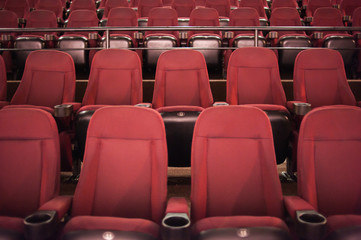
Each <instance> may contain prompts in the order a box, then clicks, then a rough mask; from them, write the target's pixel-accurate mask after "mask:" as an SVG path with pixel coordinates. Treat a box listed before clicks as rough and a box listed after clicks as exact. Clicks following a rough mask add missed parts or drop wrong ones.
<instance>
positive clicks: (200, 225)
mask: <svg viewBox="0 0 361 240" xmlns="http://www.w3.org/2000/svg"><path fill="white" fill-rule="evenodd" d="M234 227H276V228H280V229H284V230H286V231H288V228H287V226H286V224H285V223H284V222H283V221H282V220H281V219H279V218H276V217H255V216H229V217H209V218H204V219H201V220H199V221H198V222H196V223H195V224H194V226H193V229H192V232H193V234H197V233H200V232H202V231H205V230H209V229H215V228H234Z"/></svg>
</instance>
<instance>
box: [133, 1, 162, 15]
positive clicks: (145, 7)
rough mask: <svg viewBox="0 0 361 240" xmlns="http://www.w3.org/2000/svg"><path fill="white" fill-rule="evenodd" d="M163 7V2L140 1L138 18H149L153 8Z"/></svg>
mask: <svg viewBox="0 0 361 240" xmlns="http://www.w3.org/2000/svg"><path fill="white" fill-rule="evenodd" d="M155 7H163V1H162V0H139V2H138V17H148V16H149V12H150V10H151V9H152V8H155Z"/></svg>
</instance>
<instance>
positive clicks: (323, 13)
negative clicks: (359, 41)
mask: <svg viewBox="0 0 361 240" xmlns="http://www.w3.org/2000/svg"><path fill="white" fill-rule="evenodd" d="M312 25H313V26H321V27H322V26H326V27H344V25H343V21H342V14H341V11H340V10H339V9H336V8H333V7H322V8H318V9H317V10H316V11H315V12H314V14H313V21H312ZM322 32H323V39H325V38H326V37H328V36H329V35H339V34H346V32H345V31H322ZM348 36H349V35H348Z"/></svg>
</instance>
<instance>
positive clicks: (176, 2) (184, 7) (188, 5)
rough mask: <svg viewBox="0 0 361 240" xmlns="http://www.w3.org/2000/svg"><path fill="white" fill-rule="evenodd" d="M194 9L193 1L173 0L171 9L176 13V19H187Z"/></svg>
mask: <svg viewBox="0 0 361 240" xmlns="http://www.w3.org/2000/svg"><path fill="white" fill-rule="evenodd" d="M195 7H196V4H195V2H194V0H173V1H172V8H173V9H175V10H176V11H177V14H178V17H189V16H190V14H191V12H192V10H193V9H194V8H195Z"/></svg>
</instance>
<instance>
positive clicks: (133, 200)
mask: <svg viewBox="0 0 361 240" xmlns="http://www.w3.org/2000/svg"><path fill="white" fill-rule="evenodd" d="M167 165H168V163H167V146H166V139H165V130H164V124H163V121H162V118H161V116H160V114H159V113H157V112H156V111H154V110H152V109H148V108H141V107H130V106H118V107H104V108H101V109H99V110H97V111H96V112H95V113H94V115H93V117H92V119H91V120H90V123H89V128H88V135H87V140H86V147H85V156H84V165H83V169H82V171H81V175H80V179H79V183H78V185H77V188H76V191H75V194H74V200H73V211H72V216H73V217H75V216H85V215H88V216H104V217H106V216H108V217H119V218H143V219H148V220H152V221H154V222H156V223H160V221H161V218H162V217H163V214H164V210H165V204H166V196H167ZM140 176H141V177H140ZM74 221H75V220H74ZM94 221H96V222H98V218H95V219H94ZM109 221H112V222H113V220H109ZM117 221H123V220H114V224H116V222H117ZM69 224H70V223H69ZM86 224H87V223H85V222H84V224H83V227H84V228H86ZM98 224H99V226H102V225H103V224H105V225H106V222H102V220H100V219H99V222H98ZM98 224H95V225H98ZM129 224H130V225H131V221H130V222H129ZM120 226H121V225H120ZM69 228H70V227H68V228H66V229H69ZM88 229H89V228H88ZM116 229H119V228H116Z"/></svg>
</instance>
